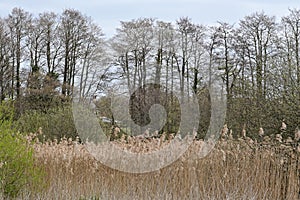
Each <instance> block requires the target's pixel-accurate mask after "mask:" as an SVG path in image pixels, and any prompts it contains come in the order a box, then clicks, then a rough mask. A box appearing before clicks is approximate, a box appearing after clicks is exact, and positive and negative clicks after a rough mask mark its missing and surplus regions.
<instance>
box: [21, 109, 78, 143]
mask: <svg viewBox="0 0 300 200" xmlns="http://www.w3.org/2000/svg"><path fill="white" fill-rule="evenodd" d="M16 125H17V128H18V129H19V130H20V131H21V132H24V133H30V132H34V131H36V130H38V129H39V128H40V127H41V128H42V130H43V136H44V138H39V139H41V141H43V140H47V139H55V138H56V139H60V138H63V137H64V136H65V137H72V138H75V137H76V128H75V125H74V122H73V114H72V110H71V106H63V107H56V108H51V109H48V110H47V111H46V112H41V111H36V110H29V111H27V112H26V113H24V114H23V115H22V116H21V117H20V118H19V119H18V121H17V122H16Z"/></svg>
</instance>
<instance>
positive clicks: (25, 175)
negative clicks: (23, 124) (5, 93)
mask: <svg viewBox="0 0 300 200" xmlns="http://www.w3.org/2000/svg"><path fill="white" fill-rule="evenodd" d="M13 110H14V109H13V106H12V102H3V103H2V104H1V105H0V193H2V195H3V197H4V198H14V197H17V196H18V195H19V193H20V192H21V190H23V189H24V188H25V186H26V187H27V186H28V185H30V186H31V189H32V190H34V189H39V186H41V185H42V184H41V183H40V182H41V178H42V175H43V173H42V169H41V168H40V167H37V166H36V165H35V160H34V156H33V149H32V148H31V147H30V146H29V144H28V141H27V140H26V139H25V137H24V136H23V135H21V134H20V133H18V132H17V131H16V130H15V129H13V128H12V123H13V121H12V119H13V114H14V112H13Z"/></svg>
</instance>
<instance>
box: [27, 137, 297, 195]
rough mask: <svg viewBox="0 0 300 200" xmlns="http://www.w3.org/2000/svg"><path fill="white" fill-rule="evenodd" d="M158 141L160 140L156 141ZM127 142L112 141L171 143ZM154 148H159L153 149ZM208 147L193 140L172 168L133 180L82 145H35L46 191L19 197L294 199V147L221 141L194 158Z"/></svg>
mask: <svg viewBox="0 0 300 200" xmlns="http://www.w3.org/2000/svg"><path fill="white" fill-rule="evenodd" d="M157 140H159V139H157ZM157 140H155V139H149V140H147V141H146V140H144V139H140V138H132V140H130V142H129V141H127V140H124V138H123V139H121V140H118V141H112V143H114V144H115V145H119V146H120V147H122V148H126V149H129V150H130V149H132V150H133V149H134V150H135V151H136V152H143V149H148V150H147V151H151V149H153V150H155V149H156V148H157V147H158V148H159V147H160V146H164V145H167V144H168V142H170V139H164V140H163V141H161V142H162V143H160V144H159V143H157ZM158 144H159V145H158ZM203 145H207V143H205V142H203V141H201V140H195V141H194V142H193V144H192V145H191V146H190V148H189V150H188V151H187V152H186V153H185V154H184V155H183V156H182V157H181V158H180V159H179V160H177V161H176V162H174V163H173V164H171V165H169V166H167V167H165V168H163V169H160V170H158V171H154V172H150V173H143V174H133V173H125V172H121V171H117V170H114V169H111V168H108V167H106V166H104V165H102V164H101V163H100V162H99V161H97V160H96V159H95V158H93V157H92V156H91V155H90V154H89V152H88V151H87V150H86V149H85V147H84V145H82V144H79V143H78V142H77V141H72V140H68V139H63V140H62V141H61V142H57V141H54V142H47V143H43V144H42V143H39V142H37V143H36V144H34V148H35V156H36V158H37V162H38V163H39V165H41V166H44V167H45V170H46V177H45V180H44V182H45V183H47V187H45V189H43V190H42V191H41V192H38V193H31V192H28V191H27V192H26V191H25V192H23V194H22V197H21V199H260V200H261V199H290V200H295V199H299V198H300V196H299V188H300V183H299V182H300V164H299V163H300V147H297V146H296V143H295V141H293V140H286V141H280V140H276V138H269V137H265V138H264V139H263V141H261V142H259V143H258V142H256V141H253V140H251V139H250V138H244V139H242V138H239V139H220V140H219V141H218V143H217V144H216V147H215V148H214V149H213V151H212V152H211V153H210V154H209V155H208V156H206V157H205V158H202V159H200V158H197V154H199V152H200V149H201V147H203Z"/></svg>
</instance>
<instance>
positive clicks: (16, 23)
mask: <svg viewBox="0 0 300 200" xmlns="http://www.w3.org/2000/svg"><path fill="white" fill-rule="evenodd" d="M31 18H32V17H31V14H29V13H28V12H26V11H24V10H23V9H21V8H14V9H13V10H12V12H11V14H9V16H8V18H7V24H8V27H9V29H10V37H11V41H12V43H11V44H12V46H11V53H12V57H13V58H12V59H13V60H12V67H13V70H12V75H11V77H12V79H11V81H12V86H13V85H14V80H16V95H17V96H16V97H17V98H19V97H20V95H21V91H20V89H21V81H20V69H21V62H22V54H23V49H24V46H25V45H24V39H25V37H26V36H27V30H28V26H29V24H30V23H31ZM11 96H12V98H13V96H14V94H13V93H12V94H11Z"/></svg>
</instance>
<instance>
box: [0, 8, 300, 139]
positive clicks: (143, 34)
mask: <svg viewBox="0 0 300 200" xmlns="http://www.w3.org/2000/svg"><path fill="white" fill-rule="evenodd" d="M299 41H300V10H297V9H291V10H290V11H289V14H288V15H287V16H285V17H282V18H281V19H279V20H276V18H275V17H274V16H268V15H266V14H265V13H263V12H261V13H253V14H251V15H248V16H245V17H244V18H243V19H241V20H240V21H239V22H238V23H236V24H234V25H231V24H228V23H226V22H218V24H217V25H215V26H205V25H201V24H197V23H194V22H192V20H191V19H189V18H187V17H183V18H179V19H178V20H177V21H176V22H165V21H160V20H155V19H151V18H139V19H135V20H131V21H121V22H120V26H119V27H118V28H117V29H116V34H115V35H114V36H113V37H112V38H110V39H108V40H105V39H104V36H103V33H102V31H101V28H100V27H99V26H98V25H97V24H95V23H94V22H93V21H92V19H91V18H89V17H87V16H85V15H84V14H82V13H81V12H79V11H77V10H72V9H68V10H65V11H63V13H61V14H56V13H42V14H39V15H38V16H34V15H32V14H30V13H28V12H26V11H24V10H22V9H20V8H15V9H13V10H12V12H11V14H9V16H8V17H6V18H3V19H0V67H1V68H0V70H1V71H0V96H1V99H2V100H4V99H5V98H11V99H15V100H16V101H17V102H19V104H17V105H19V107H18V109H19V112H20V113H22V112H24V110H31V109H35V110H42V111H43V112H47V109H48V108H49V107H55V106H57V105H59V104H60V103H61V102H68V101H69V100H70V99H71V98H72V95H74V94H75V92H78V94H77V93H76V95H77V97H80V98H91V97H94V96H95V95H97V94H101V96H105V94H109V93H110V92H112V91H115V90H114V89H117V88H119V87H120V79H124V80H125V83H126V87H128V89H129V91H130V93H131V94H132V93H134V92H135V91H137V90H138V91H144V90H145V88H146V87H148V86H149V85H147V84H148V83H149V82H151V83H155V84H157V85H163V86H164V87H163V88H161V90H162V91H161V90H158V93H160V92H164V94H165V95H166V98H165V100H167V101H163V102H164V104H165V105H164V106H165V107H166V108H167V116H168V117H169V118H170V119H171V121H170V122H168V123H167V125H168V126H167V127H166V128H167V130H172V127H174V123H175V124H177V125H178V121H177V122H176V119H177V120H178V117H176V116H173V115H174V114H178V108H174V107H178V100H176V98H173V97H174V95H172V91H179V92H180V94H181V95H187V96H190V95H191V94H192V93H195V94H197V95H198V96H199V99H200V100H199V104H200V107H201V109H202V110H201V113H202V114H203V113H204V115H203V116H202V117H201V120H202V121H201V122H200V132H201V133H202V134H204V132H205V127H207V126H208V123H209V109H207V108H208V107H209V106H210V104H209V96H208V94H207V88H208V86H209V85H210V84H212V82H213V81H214V77H215V75H217V76H218V77H219V78H220V79H221V80H222V82H223V83H224V85H223V86H224V87H223V92H224V94H226V96H227V118H226V122H227V124H228V126H229V128H231V129H232V130H233V134H234V135H240V133H241V130H242V129H243V127H244V128H245V129H246V130H248V133H250V135H252V136H253V137H255V136H257V134H258V131H259V128H260V127H262V128H263V129H264V132H265V134H276V133H278V132H279V131H280V126H281V122H282V121H283V120H284V122H285V123H286V124H287V129H286V130H284V134H285V137H287V136H290V135H292V134H293V132H294V130H295V129H296V127H297V126H298V125H299V123H300V58H299V45H300V44H299ZM75 90H76V91H75ZM139 94H140V93H139ZM141 94H142V95H144V98H145V97H146V96H149V95H147V94H145V92H141ZM138 99H143V98H142V97H139V98H138ZM158 99H160V98H158ZM157 101H158V102H159V101H160V100H155V95H154V100H150V101H148V102H146V101H144V102H143V104H142V103H140V104H139V103H138V105H136V104H134V105H133V104H132V105H131V106H132V109H131V110H133V111H134V112H138V113H131V114H132V115H136V116H139V117H136V118H137V120H141V121H136V122H137V123H138V124H141V125H144V124H145V121H146V122H147V121H149V116H148V115H147V114H146V116H145V114H144V113H147V112H148V111H149V106H147V103H148V104H149V103H156V102H157ZM145 102H146V103H145ZM108 103H109V100H107V99H105V97H102V98H100V99H99V105H102V107H105V106H103V105H106V107H107V104H108ZM145 104H146V105H145ZM21 105H22V106H21ZM136 107H138V108H139V109H136ZM100 114H101V115H106V116H107V115H111V111H110V110H109V109H106V110H103V109H102V110H101V108H100ZM133 118H134V117H133ZM179 119H180V118H179ZM174 121H175V122H174ZM172 131H173V130H172Z"/></svg>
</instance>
